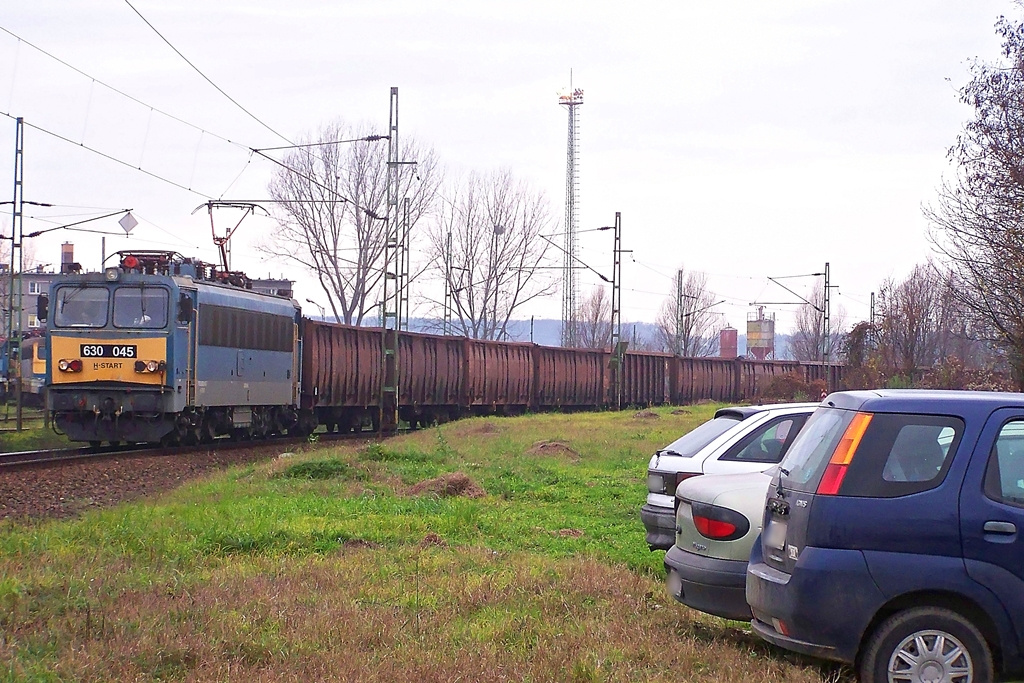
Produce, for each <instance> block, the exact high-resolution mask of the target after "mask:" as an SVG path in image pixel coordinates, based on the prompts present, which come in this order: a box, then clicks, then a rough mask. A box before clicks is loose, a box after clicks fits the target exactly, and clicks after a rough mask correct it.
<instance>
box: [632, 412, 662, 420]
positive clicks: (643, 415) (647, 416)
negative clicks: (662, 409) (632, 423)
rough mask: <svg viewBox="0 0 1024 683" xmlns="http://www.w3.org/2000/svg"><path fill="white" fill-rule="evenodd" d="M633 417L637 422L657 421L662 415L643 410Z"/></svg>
mask: <svg viewBox="0 0 1024 683" xmlns="http://www.w3.org/2000/svg"><path fill="white" fill-rule="evenodd" d="M633 417H634V418H635V419H637V420H657V419H658V418H659V417H661V415H658V414H657V413H656V412H654V411H653V410H641V411H639V412H637V413H634V414H633Z"/></svg>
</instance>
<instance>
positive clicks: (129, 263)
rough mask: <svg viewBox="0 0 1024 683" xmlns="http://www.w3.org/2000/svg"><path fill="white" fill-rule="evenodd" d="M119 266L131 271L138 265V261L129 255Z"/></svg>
mask: <svg viewBox="0 0 1024 683" xmlns="http://www.w3.org/2000/svg"><path fill="white" fill-rule="evenodd" d="M121 265H122V266H124V267H125V268H128V269H129V270H131V269H132V268H135V267H137V266H138V265H139V259H137V258H135V257H134V256H131V255H129V256H125V257H124V261H121Z"/></svg>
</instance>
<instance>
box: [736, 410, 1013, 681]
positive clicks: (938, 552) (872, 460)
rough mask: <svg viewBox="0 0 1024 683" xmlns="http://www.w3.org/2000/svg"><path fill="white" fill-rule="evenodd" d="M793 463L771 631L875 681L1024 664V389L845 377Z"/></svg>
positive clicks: (970, 677) (771, 508)
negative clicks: (856, 381) (891, 387)
mask: <svg viewBox="0 0 1024 683" xmlns="http://www.w3.org/2000/svg"><path fill="white" fill-rule="evenodd" d="M779 468H780V471H779V473H778V474H777V475H776V476H775V477H774V478H773V480H772V484H771V486H770V487H769V489H768V496H767V500H766V505H765V511H764V518H763V530H762V533H761V539H760V541H759V542H756V543H755V544H754V549H753V551H752V553H751V558H750V563H749V566H748V570H747V588H746V592H747V601H748V603H749V604H750V607H751V612H752V613H753V616H754V619H753V622H752V624H753V628H754V630H755V632H756V633H757V634H758V635H760V636H761V637H762V638H765V639H766V640H768V641H770V642H772V643H775V644H776V645H780V646H782V647H785V648H788V649H791V650H795V651H797V652H802V653H804V654H809V655H814V656H819V657H825V658H828V659H835V660H839V661H843V662H848V663H852V664H854V665H855V666H856V668H857V671H858V675H859V677H860V680H861V681H862V683H873V682H875V681H955V682H967V681H972V682H973V683H980V682H987V681H991V680H993V679H994V677H995V674H996V673H997V672H1000V671H1001V672H1003V673H1020V672H1022V671H1024V536H1022V531H1024V394H1000V393H988V392H957V391H913V390H907V391H851V392H840V393H835V394H832V395H830V396H828V397H827V398H826V399H825V401H824V402H823V403H822V407H820V408H819V409H818V410H817V411H815V413H814V414H813V415H812V416H811V418H810V419H809V420H808V421H807V424H806V425H805V426H804V428H803V430H802V431H801V432H800V434H799V435H798V436H797V438H796V440H795V441H794V442H793V445H792V446H791V448H790V450H789V452H788V453H787V455H786V457H785V459H784V460H783V461H782V463H781V464H780V466H779Z"/></svg>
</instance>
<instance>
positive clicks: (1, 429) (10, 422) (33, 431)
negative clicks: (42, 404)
mask: <svg viewBox="0 0 1024 683" xmlns="http://www.w3.org/2000/svg"><path fill="white" fill-rule="evenodd" d="M17 416H18V412H17V409H16V407H15V406H14V404H13V403H7V404H3V403H0V453H10V452H12V451H31V450H40V449H44V448H64V447H67V446H68V445H69V442H68V440H67V439H66V438H64V437H63V436H59V435H57V434H55V433H54V431H53V430H52V429H48V428H47V427H46V426H45V425H44V423H43V411H42V410H40V409H39V408H23V409H22V415H21V427H22V429H21V431H17V430H16V428H17V425H18V420H17Z"/></svg>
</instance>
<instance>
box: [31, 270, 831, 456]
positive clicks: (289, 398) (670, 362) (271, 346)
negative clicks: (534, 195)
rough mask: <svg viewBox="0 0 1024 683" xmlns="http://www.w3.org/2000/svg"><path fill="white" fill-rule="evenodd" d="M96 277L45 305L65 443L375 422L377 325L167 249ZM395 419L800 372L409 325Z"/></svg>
mask: <svg viewBox="0 0 1024 683" xmlns="http://www.w3.org/2000/svg"><path fill="white" fill-rule="evenodd" d="M117 256H118V257H119V259H120V260H119V265H118V266H115V267H111V268H107V269H105V270H104V271H103V272H102V273H86V274H66V275H62V276H61V277H59V278H57V279H55V280H54V282H52V283H51V285H50V291H49V293H48V295H47V296H45V297H40V304H39V309H38V316H39V318H40V319H42V320H48V321H49V325H48V327H49V333H48V335H47V355H48V360H47V370H46V373H47V381H46V385H47V387H46V388H47V391H46V406H47V409H48V410H49V411H51V414H52V417H53V425H54V427H55V428H56V429H58V430H60V431H62V432H63V433H65V434H67V436H68V438H69V439H71V440H72V441H88V442H91V443H92V444H94V445H98V444H99V443H102V442H110V443H120V442H162V443H170V444H173V443H186V444H192V443H199V442H209V441H211V440H213V439H214V438H216V437H219V436H224V435H227V436H231V437H235V438H254V439H259V438H264V437H266V436H269V435H272V434H282V433H287V434H291V435H307V434H309V433H311V432H312V431H313V430H315V429H316V428H317V427H318V426H322V427H324V428H326V429H327V430H328V431H353V430H356V431H358V430H362V429H364V428H372V429H375V430H376V429H379V428H380V427H381V416H382V408H381V406H382V403H381V396H382V389H383V378H384V364H383V362H382V359H383V358H384V331H383V330H382V329H380V328H370V327H352V326H346V325H337V324H332V323H326V322H323V321H319V320H313V319H310V318H305V317H303V316H302V311H301V309H300V307H299V305H298V304H297V303H296V302H295V301H294V300H292V299H290V298H287V297H282V296H273V295H268V294H260V293H256V292H253V291H251V289H249V288H248V284H249V283H248V281H247V279H246V278H245V277H244V276H243V275H241V274H239V273H232V272H226V271H223V270H218V269H217V268H216V267H214V266H210V265H207V264H204V263H201V262H199V261H195V260H193V259H189V258H185V257H183V256H181V255H180V254H177V253H173V252H160V251H132V252H119V253H118V255H117ZM397 360H398V395H399V401H398V417H399V419H401V420H402V421H404V422H405V423H406V424H408V425H409V426H410V427H413V428H415V427H417V426H424V425H428V424H433V423H435V422H445V421H447V420H451V419H455V418H458V417H461V416H465V415H481V414H489V413H497V414H517V413H521V412H524V411H527V410H532V411H539V410H585V409H598V408H603V407H609V406H619V405H643V406H647V405H657V404H662V403H669V402H678V403H682V402H689V401H692V400H695V399H698V398H710V399H718V400H727V399H729V398H732V397H734V396H735V395H736V394H744V393H745V394H747V395H748V396H753V395H754V394H755V393H756V387H757V384H758V382H759V381H760V379H762V378H763V377H766V376H770V375H773V374H777V373H778V372H784V371H790V370H792V369H794V367H796V368H800V367H802V370H803V372H804V373H805V375H807V376H808V377H809V378H813V377H814V376H815V375H820V374H821V371H822V369H821V368H820V367H819V368H817V370H816V369H815V368H814V367H813V366H806V365H804V366H798V365H796V364H789V365H787V364H775V363H753V362H748V361H742V360H741V359H735V360H732V359H728V360H727V359H692V358H690V359H687V358H677V357H673V356H671V355H667V354H660V353H647V352H629V353H625V354H624V355H623V357H622V362H621V368H616V363H615V362H614V359H613V357H612V355H611V354H610V353H609V352H608V351H602V350H591V349H565V348H552V347H545V346H539V345H536V344H532V343H521V342H495V341H484V340H476V339H468V338H465V337H451V336H438V335H430V334H421V333H411V332H402V333H400V334H399V335H398V354H397Z"/></svg>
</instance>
